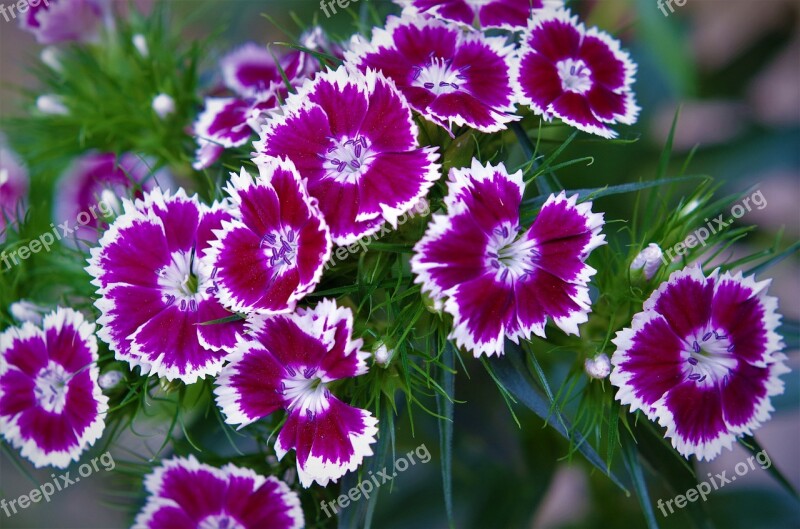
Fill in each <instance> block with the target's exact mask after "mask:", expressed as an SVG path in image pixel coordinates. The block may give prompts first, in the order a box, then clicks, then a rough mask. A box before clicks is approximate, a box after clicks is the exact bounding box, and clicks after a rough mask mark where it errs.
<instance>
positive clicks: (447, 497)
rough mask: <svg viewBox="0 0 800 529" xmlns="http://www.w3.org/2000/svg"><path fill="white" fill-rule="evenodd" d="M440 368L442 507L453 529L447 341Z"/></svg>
mask: <svg viewBox="0 0 800 529" xmlns="http://www.w3.org/2000/svg"><path fill="white" fill-rule="evenodd" d="M441 362H442V368H441V369H440V371H441V377H440V380H439V385H440V386H441V387H442V389H443V390H444V391H445V392H446V393H447V396H444V395H442V394H440V393H438V392H437V393H436V411H437V412H438V413H439V415H440V416H441V417H442V418H441V419H439V421H438V422H439V450H440V452H441V457H442V487H443V488H444V507H445V510H446V511H447V520H448V523H449V524H450V528H451V529H454V528H455V518H454V517H453V410H454V408H455V406H454V399H455V348H454V347H453V344H451V343H450V342H449V341H448V342H446V343H445V346H444V351H443V352H442V357H441Z"/></svg>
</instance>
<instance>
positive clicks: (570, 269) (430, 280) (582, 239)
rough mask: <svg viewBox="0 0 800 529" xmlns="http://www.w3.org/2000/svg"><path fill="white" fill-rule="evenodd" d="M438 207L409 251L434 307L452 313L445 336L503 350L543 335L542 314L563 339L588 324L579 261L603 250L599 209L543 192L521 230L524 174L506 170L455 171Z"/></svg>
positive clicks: (479, 349)
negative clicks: (444, 209)
mask: <svg viewBox="0 0 800 529" xmlns="http://www.w3.org/2000/svg"><path fill="white" fill-rule="evenodd" d="M450 180H451V181H450V187H449V192H448V195H447V197H446V198H445V204H446V206H447V214H436V215H434V216H433V220H432V221H431V224H430V225H429V226H428V231H427V232H426V233H425V236H424V237H423V238H422V239H421V240H420V241H419V242H418V243H417V245H416V247H415V248H414V256H413V257H412V259H411V269H412V271H413V272H414V273H415V274H416V276H417V277H416V278H415V280H414V281H415V282H416V283H420V284H421V285H422V290H423V291H424V292H428V293H429V294H430V295H431V297H432V298H433V299H434V301H435V302H436V303H437V306H438V307H440V308H444V310H445V311H447V312H448V313H450V314H452V315H453V320H454V321H453V326H454V327H453V331H452V333H451V336H450V338H451V339H454V340H455V342H456V344H457V345H459V346H463V347H465V348H466V349H468V350H471V351H473V353H474V354H475V356H476V357H477V356H480V355H482V354H486V355H489V356H491V355H500V354H502V353H503V340H504V338H506V337H507V338H509V339H511V340H512V341H514V342H515V343H518V342H519V339H520V338H523V339H527V338H529V337H530V336H531V333H533V334H536V335H537V336H541V337H544V336H545V330H544V328H545V324H546V322H547V318H548V317H549V318H551V319H552V320H553V322H554V323H555V324H556V325H557V326H558V327H560V328H561V329H562V330H563V331H564V332H566V333H568V334H575V335H577V334H578V325H579V324H580V323H584V322H586V321H587V320H588V313H589V311H590V300H589V292H588V290H589V288H588V283H589V279H590V278H591V277H592V276H593V275H594V274H595V272H596V271H595V269H593V268H592V267H590V266H589V265H587V264H586V263H585V260H586V258H587V257H588V256H589V253H590V252H591V251H592V250H593V249H594V248H596V247H598V246H600V245H601V244H604V239H605V236H604V235H602V234H601V233H600V230H601V228H602V226H603V215H602V213H592V211H591V207H592V204H591V202H584V203H581V204H578V203H577V198H578V197H577V195H574V196H572V197H570V198H567V197H566V195H565V193H564V192H563V191H562V192H561V193H560V194H558V195H550V197H549V198H548V199H547V201H546V202H545V203H544V205H543V206H542V209H541V211H540V212H539V214H538V216H537V217H536V220H535V221H534V223H533V225H532V226H531V227H530V229H527V230H526V229H523V228H522V227H521V226H520V211H519V208H520V204H521V201H522V194H523V191H524V187H525V186H524V183H523V181H522V172H521V171H517V172H516V173H514V174H511V175H509V174H508V172H507V171H506V168H505V167H504V166H503V164H499V165H497V166H496V167H494V166H492V165H491V164H487V165H486V166H483V165H481V164H480V162H478V161H477V160H473V161H472V167H470V168H464V169H452V170H451V171H450Z"/></svg>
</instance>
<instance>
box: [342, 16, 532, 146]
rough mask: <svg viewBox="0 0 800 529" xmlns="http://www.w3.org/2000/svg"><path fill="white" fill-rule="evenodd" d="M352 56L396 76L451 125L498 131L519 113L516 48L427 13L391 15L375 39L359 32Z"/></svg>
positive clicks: (422, 108)
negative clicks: (515, 84) (515, 83)
mask: <svg viewBox="0 0 800 529" xmlns="http://www.w3.org/2000/svg"><path fill="white" fill-rule="evenodd" d="M351 50H352V51H350V52H348V54H347V58H348V60H349V61H351V62H352V63H353V64H356V65H357V66H358V67H359V68H360V69H361V70H366V69H367V68H372V69H376V70H379V71H381V72H383V73H384V74H385V75H386V76H387V77H389V78H391V79H392V80H393V81H394V82H395V83H396V85H397V87H398V89H399V90H400V91H401V92H403V95H405V96H406V98H407V99H408V102H409V104H410V105H411V107H412V108H413V109H414V110H416V111H417V112H419V113H420V114H422V116H423V117H425V119H427V120H429V121H432V122H433V123H436V124H438V125H441V126H442V127H445V128H447V129H448V130H449V128H450V127H451V126H452V125H456V126H462V125H467V126H469V127H472V128H475V129H478V130H480V131H482V132H497V131H499V130H502V129H505V128H506V123H508V122H510V121H514V120H516V119H519V118H518V117H516V116H514V115H513V113H514V110H515V108H514V103H515V100H516V97H517V95H516V94H515V92H514V89H513V87H512V83H511V78H510V73H509V72H510V71H511V70H512V69H513V68H514V62H515V59H514V48H513V47H512V46H509V45H508V42H507V40H506V38H505V37H486V36H484V35H483V34H481V33H479V32H464V31H461V30H460V29H459V28H457V27H454V26H451V25H447V24H445V23H443V22H440V21H437V20H432V19H431V20H426V19H425V18H423V17H421V16H406V17H403V18H397V17H389V20H388V22H387V24H386V29H375V30H374V32H373V37H372V42H371V43H366V42H365V41H363V40H362V39H359V38H356V39H355V40H354V41H353V43H352V45H351Z"/></svg>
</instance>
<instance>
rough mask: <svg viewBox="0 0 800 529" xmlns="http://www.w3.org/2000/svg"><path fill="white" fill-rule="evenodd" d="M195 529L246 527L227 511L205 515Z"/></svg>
mask: <svg viewBox="0 0 800 529" xmlns="http://www.w3.org/2000/svg"><path fill="white" fill-rule="evenodd" d="M197 529H247V528H246V527H245V526H244V525H242V524H240V523H239V521H238V520H237V519H236V518H234V517H233V516H231V515H229V514H227V513H224V512H223V513H220V514H212V515H211V516H206V517H205V518H203V519H202V520H200V521H199V522H198V523H197Z"/></svg>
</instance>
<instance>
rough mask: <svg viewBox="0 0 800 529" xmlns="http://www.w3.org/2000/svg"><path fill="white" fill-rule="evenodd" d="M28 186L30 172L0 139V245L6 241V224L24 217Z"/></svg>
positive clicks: (2, 139)
mask: <svg viewBox="0 0 800 529" xmlns="http://www.w3.org/2000/svg"><path fill="white" fill-rule="evenodd" d="M28 185H29V184H28V171H27V170H26V169H25V167H24V166H23V165H22V162H21V161H20V160H19V158H18V157H17V155H16V154H15V153H14V152H13V151H11V150H10V149H8V148H7V147H6V145H5V141H4V138H2V137H0V243H2V242H4V241H5V240H6V222H7V221H9V220H10V221H12V222H13V221H14V219H17V218H21V217H22V210H23V209H24V207H25V199H26V197H27V195H28Z"/></svg>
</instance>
